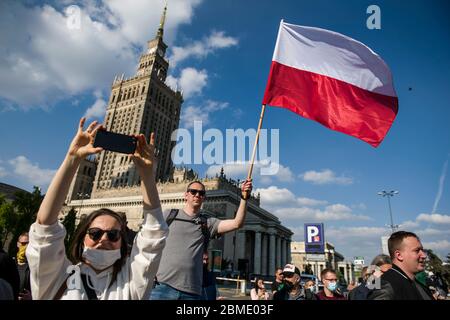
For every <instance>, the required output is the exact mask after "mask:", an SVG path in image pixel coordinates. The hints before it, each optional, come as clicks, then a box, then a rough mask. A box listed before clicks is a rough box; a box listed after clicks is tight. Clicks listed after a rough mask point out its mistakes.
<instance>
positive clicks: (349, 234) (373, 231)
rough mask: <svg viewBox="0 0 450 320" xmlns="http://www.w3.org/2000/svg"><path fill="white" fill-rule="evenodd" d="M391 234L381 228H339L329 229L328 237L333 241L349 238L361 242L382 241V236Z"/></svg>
mask: <svg viewBox="0 0 450 320" xmlns="http://www.w3.org/2000/svg"><path fill="white" fill-rule="evenodd" d="M388 232H389V230H388V229H387V228H381V227H366V226H362V227H339V228H333V227H332V228H329V229H328V230H327V235H328V236H329V237H331V238H333V239H337V240H342V239H349V238H357V239H361V240H369V239H377V238H378V239H380V241H381V236H384V235H386V234H387V233H388Z"/></svg>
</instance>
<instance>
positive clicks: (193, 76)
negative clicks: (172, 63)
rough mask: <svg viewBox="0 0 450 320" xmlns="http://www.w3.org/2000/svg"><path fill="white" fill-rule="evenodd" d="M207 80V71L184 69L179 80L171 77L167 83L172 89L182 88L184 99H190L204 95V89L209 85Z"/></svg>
mask: <svg viewBox="0 0 450 320" xmlns="http://www.w3.org/2000/svg"><path fill="white" fill-rule="evenodd" d="M207 80H208V72H207V71H206V70H204V69H203V70H197V69H195V68H184V69H183V70H182V71H181V74H180V77H179V78H175V77H173V76H170V75H169V76H168V77H167V79H166V83H167V84H168V85H169V86H170V87H172V88H178V87H179V88H181V89H182V90H183V97H184V98H185V99H189V98H191V97H192V96H194V95H199V94H201V93H202V91H203V88H204V87H205V86H206V84H207Z"/></svg>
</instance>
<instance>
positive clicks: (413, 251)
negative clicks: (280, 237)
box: [252, 231, 448, 300]
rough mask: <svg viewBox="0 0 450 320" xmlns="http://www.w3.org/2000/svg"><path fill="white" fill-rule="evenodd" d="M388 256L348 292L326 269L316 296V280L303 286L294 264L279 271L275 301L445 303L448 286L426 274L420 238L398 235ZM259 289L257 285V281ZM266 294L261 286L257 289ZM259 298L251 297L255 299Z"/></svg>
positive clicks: (380, 258) (393, 236)
mask: <svg viewBox="0 0 450 320" xmlns="http://www.w3.org/2000/svg"><path fill="white" fill-rule="evenodd" d="M388 248H389V254H390V255H389V256H388V255H384V254H380V255H378V256H376V257H375V258H374V259H373V261H372V263H371V265H370V266H369V267H364V268H363V269H362V270H361V277H360V278H359V282H358V283H350V284H349V285H348V286H347V290H348V291H346V292H343V290H342V288H341V287H340V285H339V279H338V276H337V272H336V271H335V270H333V269H330V268H326V269H324V270H322V272H321V273H320V279H321V281H322V285H323V289H322V290H320V291H318V292H315V290H316V289H315V287H316V283H315V282H314V280H307V281H305V283H301V274H300V270H299V269H298V268H297V267H295V266H294V265H293V264H287V265H286V266H285V267H284V268H283V269H281V268H277V270H276V273H275V277H276V280H275V281H274V282H273V286H272V295H271V296H270V297H269V299H273V300H445V299H447V295H448V286H447V284H446V283H445V280H444V279H442V277H440V276H436V275H434V274H432V273H429V272H428V273H427V272H426V271H425V261H426V254H425V252H424V250H423V247H422V244H421V242H420V239H419V237H418V236H417V235H416V234H414V233H412V232H407V231H397V232H394V233H393V234H391V236H390V238H389V240H388ZM255 285H256V281H255ZM257 286H258V289H259V290H264V287H263V286H261V282H260V283H259V284H258V285H257ZM256 298H257V296H256V295H254V294H252V299H253V300H256Z"/></svg>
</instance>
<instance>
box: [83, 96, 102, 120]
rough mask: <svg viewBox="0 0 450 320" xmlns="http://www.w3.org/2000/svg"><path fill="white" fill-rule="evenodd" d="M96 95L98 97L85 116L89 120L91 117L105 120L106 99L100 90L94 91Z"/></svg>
mask: <svg viewBox="0 0 450 320" xmlns="http://www.w3.org/2000/svg"><path fill="white" fill-rule="evenodd" d="M94 96H95V97H96V98H97V99H96V100H95V102H94V104H93V105H92V106H90V107H89V108H88V109H87V110H86V113H85V114H84V116H85V117H86V119H87V120H89V119H91V118H96V119H101V120H103V118H104V116H105V113H106V101H105V100H103V97H102V93H101V91H100V90H96V91H95V92H94Z"/></svg>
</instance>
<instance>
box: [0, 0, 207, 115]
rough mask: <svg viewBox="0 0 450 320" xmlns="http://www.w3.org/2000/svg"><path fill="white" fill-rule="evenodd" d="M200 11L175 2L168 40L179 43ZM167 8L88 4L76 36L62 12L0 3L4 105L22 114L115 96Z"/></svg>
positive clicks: (140, 3) (139, 0) (185, 1)
mask: <svg viewBox="0 0 450 320" xmlns="http://www.w3.org/2000/svg"><path fill="white" fill-rule="evenodd" d="M199 3H200V1H198V0H191V1H189V0H174V1H171V3H170V8H169V12H168V15H167V23H166V26H165V32H166V34H169V35H170V37H171V38H173V37H174V34H175V31H176V29H177V27H178V26H179V25H180V24H182V23H188V22H190V19H191V17H192V14H193V9H194V7H195V6H196V5H198V4H199ZM163 5H164V3H163V2H162V1H159V0H134V1H119V0H112V1H103V2H102V1H95V3H94V2H93V1H83V2H82V5H81V6H80V8H81V11H80V12H81V15H80V28H79V29H74V28H70V27H68V25H69V26H70V24H68V23H69V22H71V21H72V20H73V17H72V16H70V15H69V14H68V13H66V12H64V8H63V9H55V8H54V7H52V6H50V5H39V6H38V5H36V6H32V5H28V6H25V5H23V4H21V3H19V2H16V1H1V2H0V39H2V46H0V97H2V98H4V99H6V100H7V101H8V104H9V105H10V104H14V105H16V106H19V107H20V108H24V109H27V108H31V107H41V108H47V107H48V106H49V105H52V104H54V103H56V102H57V101H59V100H60V99H63V98H67V97H70V96H73V95H76V94H80V93H83V92H85V91H86V90H95V89H98V88H101V89H109V85H110V83H111V80H112V79H113V78H114V75H115V74H118V73H122V72H124V73H126V74H129V75H131V74H134V72H135V64H136V62H137V59H138V56H139V54H141V48H142V46H143V45H145V42H146V40H149V39H151V38H153V37H154V35H155V32H156V29H157V27H158V25H159V18H160V15H161V13H162V7H163ZM143 13H144V14H143ZM18 21H19V22H20V23H18ZM143 49H145V48H143ZM18 83H19V84H20V85H17V84H18ZM8 104H7V107H8Z"/></svg>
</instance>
